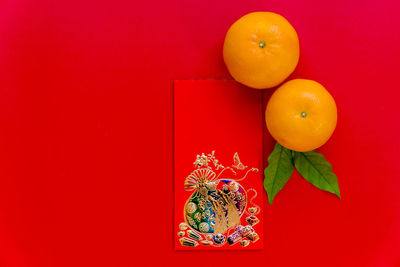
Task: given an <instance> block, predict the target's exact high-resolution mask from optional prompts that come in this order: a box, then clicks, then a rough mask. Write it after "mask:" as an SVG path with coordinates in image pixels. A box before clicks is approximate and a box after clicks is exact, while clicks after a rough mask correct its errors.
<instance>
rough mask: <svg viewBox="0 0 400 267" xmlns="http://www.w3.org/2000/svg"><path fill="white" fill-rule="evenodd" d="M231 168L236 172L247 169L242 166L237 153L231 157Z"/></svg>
mask: <svg viewBox="0 0 400 267" xmlns="http://www.w3.org/2000/svg"><path fill="white" fill-rule="evenodd" d="M232 167H233V168H235V169H238V170H244V169H246V168H247V166H245V165H243V163H242V162H241V161H240V159H239V154H238V153H237V152H236V153H235V154H234V155H233V165H232Z"/></svg>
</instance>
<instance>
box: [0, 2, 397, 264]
mask: <svg viewBox="0 0 400 267" xmlns="http://www.w3.org/2000/svg"><path fill="white" fill-rule="evenodd" d="M259 10H268V11H274V12H277V13H280V14H282V15H284V16H285V17H286V18H287V19H288V20H289V21H290V22H291V23H292V25H293V26H294V27H295V29H296V30H297V32H298V34H299V37H300V47H301V56H300V62H299V65H298V67H297V69H296V71H295V72H294V74H293V75H292V77H302V78H312V79H315V80H317V81H319V82H321V83H322V84H324V85H325V86H326V87H327V88H328V89H329V91H330V92H331V93H332V95H333V96H334V97H335V99H336V102H337V105H338V109H339V121H338V126H337V129H336V131H335V133H334V135H333V137H332V139H331V140H330V141H329V142H328V143H327V144H326V145H325V146H324V147H323V148H322V149H321V150H320V151H322V152H323V153H324V154H325V156H326V158H327V159H328V160H329V161H330V162H331V163H332V164H333V166H334V171H335V172H336V174H337V175H338V177H339V182H340V188H341V193H342V200H338V199H337V198H335V197H334V196H331V195H329V194H328V193H324V192H321V191H319V190H317V189H315V188H313V187H312V186H310V185H309V184H308V183H307V182H305V181H304V180H302V179H301V178H300V177H299V176H298V175H297V174H294V175H293V177H292V179H291V180H290V181H289V182H288V184H287V185H286V187H285V188H284V189H283V191H282V192H281V193H280V194H279V195H278V196H277V198H276V200H275V202H274V204H273V206H272V207H270V206H269V205H268V204H267V203H265V204H264V208H265V210H264V218H265V222H264V237H265V238H264V240H265V243H264V250H262V251H257V252H241V253H238V252H223V253H220V252H213V253H210V252H208V253H195V254H194V253H176V252H174V250H173V242H172V239H173V231H172V229H173V225H172V224H173V220H172V205H173V193H172V191H173V190H172V181H173V179H172V166H173V161H172V149H173V146H172V134H173V133H172V86H173V80H174V79H191V78H229V74H228V72H227V70H226V68H225V66H224V64H223V60H222V53H221V49H222V42H223V38H224V34H225V32H226V30H227V29H228V27H229V25H230V24H231V23H232V22H233V21H235V20H236V19H238V18H239V17H240V16H242V15H244V14H246V13H248V12H251V11H259ZM399 11H400V8H399V4H398V3H396V4H395V3H394V1H388V0H385V1H368V0H365V1H346V0H335V1H314V0H296V1H293V0H286V1H285V0H280V1H264V0H263V1H260V0H258V1H254V0H248V1H232V0H231V1H208V0H203V1H183V0H182V1H140V2H137V1H118V0H114V1H84V0H82V1H70V0H68V1H67V0H57V1H53V0H48V1H41V0H38V1H28V0H25V1H23V0H9V1H7V0H5V1H4V0H3V1H1V2H0V122H1V130H0V265H1V266H93V265H95V266H102V265H104V266H134V265H136V266H137V265H140V264H139V261H140V262H143V261H144V260H145V261H147V264H150V265H155V264H166V263H173V264H174V265H175V266H187V265H191V266H202V265H204V264H205V263H206V262H209V263H224V264H227V265H232V264H235V265H242V264H243V265H244V264H259V265H263V266H400V255H399V254H400V253H399V251H400V194H399V190H400V178H399V173H400V165H399V164H398V158H399V147H400V139H399V134H400V127H399V125H400V116H399V103H398V102H399V101H398V97H397V96H398V90H399V88H398V76H399V70H400V49H399V45H400V19H399ZM268 94H269V93H268V92H267V93H266V97H268ZM265 138H269V137H268V135H267V136H266V137H265ZM271 149H272V146H271V145H269V143H267V147H266V151H268V152H269V151H270V150H271ZM152 196H157V197H152ZM160 205H161V208H159V207H160ZM155 208H157V209H155ZM142 264H143V263H142Z"/></svg>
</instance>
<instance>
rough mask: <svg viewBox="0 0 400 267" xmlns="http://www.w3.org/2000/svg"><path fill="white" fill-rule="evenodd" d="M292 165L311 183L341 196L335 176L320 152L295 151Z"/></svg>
mask: <svg viewBox="0 0 400 267" xmlns="http://www.w3.org/2000/svg"><path fill="white" fill-rule="evenodd" d="M294 165H295V166H296V169H297V171H298V172H299V173H300V174H301V176H303V177H304V179H306V180H307V181H308V182H310V183H311V184H312V185H314V186H315V187H317V188H319V189H321V190H325V191H328V192H331V193H333V194H335V195H337V196H338V197H339V198H341V196H340V190H339V184H338V180H337V177H336V175H335V174H334V173H333V171H332V166H331V164H329V162H327V161H326V160H325V158H324V156H323V155H322V154H320V153H317V152H315V151H309V152H295V157H294Z"/></svg>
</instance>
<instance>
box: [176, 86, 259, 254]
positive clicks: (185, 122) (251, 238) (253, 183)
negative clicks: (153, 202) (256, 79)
mask: <svg viewBox="0 0 400 267" xmlns="http://www.w3.org/2000/svg"><path fill="white" fill-rule="evenodd" d="M174 94H175V95H174V101H175V102H174V125H175V127H174V130H175V133H174V159H175V167H174V172H175V192H174V193H175V211H174V212H175V221H174V235H175V237H176V238H175V249H177V250H199V249H210V250H226V249H240V250H242V249H246V250H249V249H250V250H251V249H261V248H262V247H263V227H262V224H263V215H262V214H263V212H262V210H261V208H260V207H261V206H262V203H263V202H262V201H263V185H262V181H263V175H262V173H263V172H262V166H263V118H262V114H263V106H262V93H261V91H257V90H252V89H249V88H246V87H244V86H241V85H239V84H238V83H236V82H234V81H217V80H197V81H196V80H193V81H183V80H182V81H175V87H174Z"/></svg>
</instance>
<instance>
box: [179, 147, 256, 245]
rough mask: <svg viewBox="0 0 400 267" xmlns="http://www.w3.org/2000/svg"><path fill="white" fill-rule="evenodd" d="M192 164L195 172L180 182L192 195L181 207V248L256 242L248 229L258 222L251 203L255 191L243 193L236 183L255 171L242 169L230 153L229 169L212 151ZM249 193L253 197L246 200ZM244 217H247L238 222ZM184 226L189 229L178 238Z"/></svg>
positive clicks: (236, 154)
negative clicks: (230, 162) (230, 163)
mask: <svg viewBox="0 0 400 267" xmlns="http://www.w3.org/2000/svg"><path fill="white" fill-rule="evenodd" d="M193 164H194V168H195V170H194V171H192V172H191V173H190V174H189V175H188V176H187V178H186V179H185V183H184V189H185V190H186V191H189V192H190V191H193V193H192V195H191V196H190V197H189V198H188V199H187V201H186V203H185V205H184V208H183V218H184V222H182V223H180V225H179V230H180V231H179V236H181V237H182V238H181V239H180V243H181V245H182V246H189V247H195V246H197V245H198V244H199V243H200V244H201V245H203V246H216V247H221V246H224V245H226V244H229V245H230V246H232V245H235V244H237V243H239V241H243V242H241V243H240V244H241V246H242V247H246V246H247V245H249V243H250V241H251V242H256V241H257V240H258V235H257V233H256V232H255V230H254V229H253V228H252V226H254V225H256V224H257V223H258V222H259V219H258V218H257V216H256V215H257V214H258V213H259V212H260V207H259V206H257V205H255V204H254V203H253V200H254V199H255V198H256V197H257V191H256V190H255V189H253V188H250V189H248V190H246V189H245V188H244V187H243V186H242V185H241V184H240V183H239V182H240V181H242V180H244V179H245V178H246V177H247V175H248V174H249V173H251V172H258V171H259V170H258V169H257V168H248V166H245V165H244V164H243V163H242V162H241V161H240V159H239V155H238V153H235V154H234V156H233V164H232V166H231V167H225V166H224V165H222V164H221V163H220V162H219V161H218V159H217V158H216V157H215V151H213V152H212V153H211V154H208V155H205V154H204V153H203V154H201V155H197V157H196V160H195V161H194V163H193ZM243 173H244V175H243V176H240V174H243ZM222 174H224V177H222ZM238 177H239V178H238ZM250 192H252V193H253V194H252V195H253V196H252V198H251V199H250V200H249V199H248V194H249V193H250ZM248 205H249V206H250V207H248ZM247 208H248V210H246V209H247ZM244 214H247V217H246V219H244V220H242V219H241V217H242V216H243V215H244ZM242 223H244V224H246V223H247V224H248V225H246V226H244V225H242ZM186 227H189V228H190V229H188V230H187V231H186V236H182V233H181V232H182V230H186ZM232 231H233V233H231V232H232ZM246 241H248V242H246Z"/></svg>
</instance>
